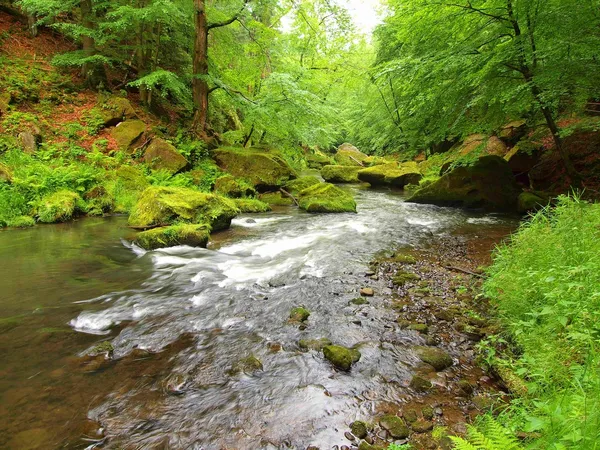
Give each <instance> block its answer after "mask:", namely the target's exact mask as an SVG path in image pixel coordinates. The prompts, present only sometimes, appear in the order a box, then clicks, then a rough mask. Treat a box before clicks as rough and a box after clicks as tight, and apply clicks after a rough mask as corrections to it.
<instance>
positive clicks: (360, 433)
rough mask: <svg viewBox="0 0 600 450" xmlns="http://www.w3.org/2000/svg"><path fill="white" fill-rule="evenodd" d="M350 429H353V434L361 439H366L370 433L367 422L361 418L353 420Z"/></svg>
mask: <svg viewBox="0 0 600 450" xmlns="http://www.w3.org/2000/svg"><path fill="white" fill-rule="evenodd" d="M350 430H351V431H352V434H353V435H354V436H356V437H357V438H359V439H364V438H365V437H367V434H368V430H367V424H365V423H364V422H362V421H360V420H357V421H355V422H352V423H351V424H350Z"/></svg>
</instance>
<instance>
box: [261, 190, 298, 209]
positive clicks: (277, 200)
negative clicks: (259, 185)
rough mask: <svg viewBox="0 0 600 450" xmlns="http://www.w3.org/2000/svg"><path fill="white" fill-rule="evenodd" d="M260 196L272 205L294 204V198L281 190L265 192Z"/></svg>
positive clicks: (263, 200)
mask: <svg viewBox="0 0 600 450" xmlns="http://www.w3.org/2000/svg"><path fill="white" fill-rule="evenodd" d="M258 198H259V200H260V201H262V202H265V203H268V204H269V205H271V206H292V205H293V204H294V200H292V199H291V198H290V197H288V196H287V195H285V194H283V193H281V192H265V193H264V194H260V195H259V196H258Z"/></svg>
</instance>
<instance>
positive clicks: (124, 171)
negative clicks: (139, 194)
mask: <svg viewBox="0 0 600 450" xmlns="http://www.w3.org/2000/svg"><path fill="white" fill-rule="evenodd" d="M116 176H117V180H118V181H119V183H120V184H121V185H122V186H123V188H124V189H126V190H128V191H143V190H144V189H146V188H147V187H148V186H150V182H149V181H148V179H147V178H146V175H145V174H144V172H142V170H141V169H139V168H138V167H133V166H121V167H119V168H118V169H117V171H116Z"/></svg>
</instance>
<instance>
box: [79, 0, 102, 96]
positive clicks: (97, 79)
mask: <svg viewBox="0 0 600 450" xmlns="http://www.w3.org/2000/svg"><path fill="white" fill-rule="evenodd" d="M80 8H81V25H82V26H83V27H84V28H86V29H87V30H90V34H91V32H92V31H93V30H94V27H95V23H94V20H93V13H94V11H93V7H92V0H81V3H80ZM81 39H82V42H83V52H84V54H85V56H86V57H88V58H89V57H92V56H94V55H95V54H96V43H95V41H94V38H93V37H92V36H87V35H83V36H82V38H81ZM82 76H83V77H85V80H86V83H87V84H88V85H89V86H90V87H92V88H97V87H99V86H100V85H101V84H106V72H105V71H104V67H103V66H100V65H98V64H92V63H89V62H87V63H85V64H84V65H83V68H82Z"/></svg>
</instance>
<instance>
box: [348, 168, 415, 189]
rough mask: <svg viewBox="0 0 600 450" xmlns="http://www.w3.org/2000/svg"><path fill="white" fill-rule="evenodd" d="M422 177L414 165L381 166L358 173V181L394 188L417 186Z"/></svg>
mask: <svg viewBox="0 0 600 450" xmlns="http://www.w3.org/2000/svg"><path fill="white" fill-rule="evenodd" d="M421 178H423V175H421V172H420V171H419V168H418V167H417V164H416V163H405V164H400V165H398V164H396V163H391V164H383V165H379V166H373V167H369V168H367V169H362V170H360V171H359V172H358V179H359V180H360V181H364V182H366V183H369V184H370V185H372V186H394V187H397V188H403V187H404V186H406V185H407V184H418V183H419V181H421Z"/></svg>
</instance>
